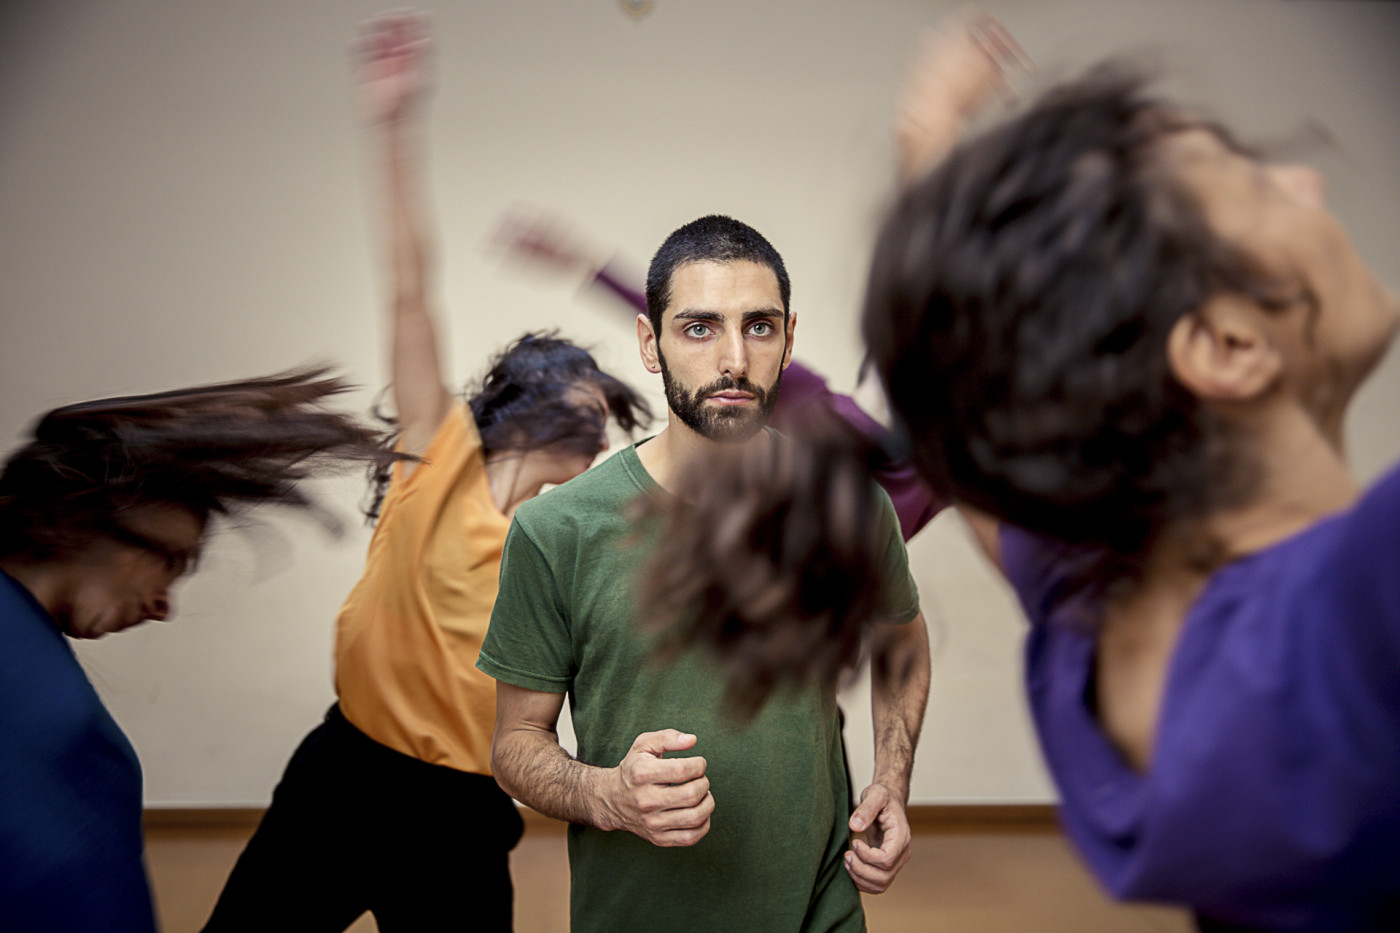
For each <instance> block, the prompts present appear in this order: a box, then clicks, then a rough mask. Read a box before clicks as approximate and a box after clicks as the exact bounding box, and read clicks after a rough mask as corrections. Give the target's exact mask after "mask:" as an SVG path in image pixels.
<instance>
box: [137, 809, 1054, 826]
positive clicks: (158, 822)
mask: <svg viewBox="0 0 1400 933" xmlns="http://www.w3.org/2000/svg"><path fill="white" fill-rule="evenodd" d="M264 812H266V811H265V809H264V808H263V807H149V808H147V810H146V812H145V819H144V822H145V825H146V826H147V828H158V827H191V828H193V827H208V828H228V829H235V828H245V827H246V828H249V829H251V828H252V827H254V826H257V825H258V822H259V821H260V820H261V819H262V816H263V813H264ZM1058 813H1059V808H1058V807H1056V806H1055V805H1054V804H1049V803H978V804H962V803H950V804H943V803H938V804H914V805H913V806H911V807H910V808H909V811H908V815H909V825H910V827H911V828H912V829H914V830H915V831H924V832H947V831H960V832H979V831H997V830H999V831H1006V832H1031V831H1037V830H1051V831H1055V830H1058V828H1059V822H1058V816H1057V814H1058ZM520 815H521V816H522V817H523V818H524V820H525V825H526V826H529V827H531V828H532V829H535V830H537V831H544V832H551V831H552V832H563V831H564V827H565V825H566V824H565V823H564V822H562V821H560V820H556V819H554V818H553V817H548V816H545V815H544V814H542V813H539V812H538V811H535V810H531V809H530V808H529V807H521V808H520Z"/></svg>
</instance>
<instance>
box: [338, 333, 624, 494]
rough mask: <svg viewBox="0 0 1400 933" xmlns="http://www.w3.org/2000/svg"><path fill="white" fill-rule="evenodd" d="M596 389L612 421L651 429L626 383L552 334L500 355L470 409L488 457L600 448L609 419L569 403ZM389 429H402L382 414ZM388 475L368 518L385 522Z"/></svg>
mask: <svg viewBox="0 0 1400 933" xmlns="http://www.w3.org/2000/svg"><path fill="white" fill-rule="evenodd" d="M580 386H592V387H596V388H597V389H598V390H599V391H601V392H602V393H603V398H604V400H605V402H606V404H607V409H608V411H607V414H608V415H611V416H612V417H613V418H614V419H616V421H617V423H618V425H619V426H621V427H622V429H623V430H624V431H628V432H630V431H633V430H635V429H636V428H639V427H645V426H646V425H648V424H650V423H651V408H650V406H648V405H647V403H646V400H645V399H643V398H642V397H641V396H639V395H638V394H637V393H636V392H635V391H633V389H632V388H631V387H630V386H628V385H627V383H625V382H623V381H622V380H620V379H618V378H617V377H616V376H613V375H610V374H609V373H606V372H604V371H603V370H601V369H599V368H598V363H597V362H596V361H595V360H594V359H593V355H592V354H591V353H589V352H588V351H587V350H585V349H583V348H582V347H580V346H578V345H577V344H575V343H572V342H570V341H568V340H565V339H563V338H561V337H559V336H558V335H557V333H555V332H553V331H550V332H548V333H528V334H525V335H524V336H522V337H520V338H519V339H517V340H516V341H514V342H513V343H511V344H510V345H509V346H507V347H506V348H505V349H503V350H501V351H500V352H499V353H497V354H496V355H495V356H494V357H493V358H492V359H491V362H490V363H489V364H488V365H487V369H486V374H485V375H484V376H483V377H482V379H481V382H480V384H479V385H478V386H477V387H476V388H475V389H474V390H473V391H471V392H470V393H469V394H468V396H467V406H468V407H469V408H470V409H471V413H472V418H473V419H474V420H475V421H476V428H477V431H478V432H480V434H481V445H482V449H483V451H484V452H485V453H486V454H487V455H490V454H493V453H497V452H502V451H519V452H527V451H532V450H542V449H545V448H551V447H552V448H556V449H560V450H567V451H571V452H577V453H586V454H593V453H596V452H597V451H598V450H599V448H600V447H601V446H602V440H603V438H604V432H605V431H606V429H607V417H606V416H605V415H604V414H603V413H601V412H599V411H597V410H596V409H595V408H594V407H593V406H592V405H588V404H581V403H580V402H578V401H577V400H575V399H571V398H570V397H569V392H570V390H571V389H576V388H579V387H580ZM375 414H376V416H377V417H378V418H379V419H380V420H382V421H384V422H385V423H387V424H390V425H393V424H395V423H396V422H395V421H394V419H393V417H392V416H390V415H388V414H386V413H384V412H383V411H381V410H379V408H378V406H377V407H376V411H375ZM389 478H390V469H389V467H388V466H380V467H378V468H376V469H374V470H373V471H372V472H371V477H370V479H371V490H370V500H369V503H368V505H367V506H366V508H365V513H366V515H367V516H368V518H369V520H370V521H371V522H372V521H374V520H375V519H376V518H377V517H378V516H379V509H380V507H381V506H382V505H383V502H384V495H385V493H386V492H387V491H388V488H389Z"/></svg>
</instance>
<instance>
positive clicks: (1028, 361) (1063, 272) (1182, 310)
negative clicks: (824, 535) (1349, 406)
mask: <svg viewBox="0 0 1400 933" xmlns="http://www.w3.org/2000/svg"><path fill="white" fill-rule="evenodd" d="M1396 318H1397V308H1396V306H1395V302H1394V301H1393V299H1391V298H1389V296H1387V295H1386V294H1385V292H1384V291H1383V290H1382V289H1381V288H1380V287H1379V286H1378V285H1377V284H1376V283H1375V280H1374V278H1373V277H1372V276H1371V275H1370V273H1369V271H1368V270H1367V269H1366V268H1365V266H1364V264H1362V263H1361V261H1360V259H1359V258H1358V257H1357V256H1356V254H1355V251H1354V250H1353V249H1352V247H1351V244H1350V243H1349V242H1348V241H1347V239H1346V237H1345V235H1344V234H1342V232H1341V230H1340V228H1339V227H1338V226H1337V224H1336V222H1335V221H1334V220H1333V219H1332V218H1331V217H1330V215H1328V214H1327V212H1326V211H1325V209H1324V208H1323V206H1322V201H1321V188H1320V184H1319V183H1318V180H1317V178H1316V175H1315V174H1313V173H1311V172H1310V170H1306V169H1301V168H1298V167H1283V166H1270V165H1267V164H1264V163H1262V162H1260V161H1259V160H1258V159H1255V158H1253V157H1252V156H1250V155H1249V154H1248V153H1246V152H1244V151H1243V150H1242V149H1241V148H1240V147H1239V146H1238V145H1237V144H1236V143H1235V142H1234V141H1233V140H1232V139H1231V138H1230V136H1229V135H1228V134H1227V133H1226V132H1225V131H1224V130H1222V129H1220V128H1219V127H1216V126H1212V125H1210V124H1207V123H1204V122H1203V121H1201V120H1198V119H1195V118H1192V117H1191V116H1189V115H1187V114H1185V113H1184V112H1183V111H1181V110H1179V109H1177V108H1175V107H1172V106H1169V105H1167V104H1165V103H1163V102H1161V101H1158V100H1155V99H1153V98H1151V97H1149V96H1147V95H1146V94H1145V93H1144V92H1143V89H1142V82H1141V81H1140V80H1139V79H1137V78H1134V77H1132V76H1127V75H1125V74H1124V73H1122V72H1121V71H1116V70H1113V69H1106V68H1102V69H1099V70H1098V71H1096V72H1094V73H1093V74H1091V75H1090V76H1089V77H1088V78H1087V79H1085V80H1083V81H1080V82H1078V83H1074V84H1070V85H1066V86H1062V87H1060V88H1058V89H1056V90H1054V91H1052V92H1051V93H1049V94H1047V95H1046V96H1045V97H1044V98H1043V99H1041V100H1040V101H1039V102H1038V103H1036V104H1035V105H1034V106H1032V107H1031V108H1030V109H1029V110H1028V111H1026V112H1025V113H1024V114H1023V115H1021V116H1019V117H1018V118H1016V119H1013V120H1011V121H1009V122H1007V123H1005V124H1003V125H1002V126H1000V127H997V128H995V129H993V130H991V131H989V132H987V133H985V134H983V135H982V136H980V137H976V138H974V139H972V140H970V141H968V142H966V143H964V144H963V145H962V146H961V147H959V148H958V149H957V150H955V152H954V153H953V154H952V155H951V156H950V157H949V159H948V160H947V161H946V162H945V163H944V164H943V165H941V166H940V167H939V168H938V169H937V170H935V171H934V172H933V173H931V174H930V175H929V176H927V177H926V178H925V179H923V180H922V181H920V182H919V183H918V184H916V185H915V186H914V187H913V188H912V189H910V190H909V191H908V192H906V193H905V194H904V195H903V196H902V197H901V198H900V200H899V202H898V203H897V205H896V206H895V208H894V209H893V211H892V212H891V215H890V217H889V218H888V220H887V221H886V223H885V225H884V228H883V231H882V233H881V236H880V238H879V243H878V246H877V249H876V254H875V259H874V262H873V265H872V269H871V274H870V282H869V287H868V292H867V298H866V308H865V321H864V328H865V334H866V339H867V342H868V344H869V347H870V351H871V354H872V357H873V359H874V361H875V364H876V366H877V368H878V370H879V371H880V373H881V375H882V377H883V379H884V381H885V385H886V389H887V392H888V394H889V398H890V401H891V404H892V407H893V408H894V409H895V411H896V413H897V414H898V416H899V418H900V420H901V421H902V423H903V425H904V427H905V428H906V430H907V431H908V433H909V435H910V440H911V443H912V446H913V451H914V455H915V459H916V461H917V463H918V465H919V467H920V469H921V470H922V471H923V472H924V473H925V474H926V475H927V476H928V477H929V478H930V480H931V481H932V482H933V483H934V484H935V487H936V488H946V489H948V490H950V491H951V492H952V494H953V495H954V496H955V497H956V498H958V499H961V500H964V501H966V502H968V503H970V504H972V505H974V506H976V507H978V508H980V509H982V510H984V511H987V512H989V513H991V514H993V515H995V516H997V517H998V518H1000V519H1002V520H1005V521H1009V522H1011V523H1013V524H1016V525H1020V526H1022V527H1025V528H1028V529H1030V530H1033V531H1037V532H1040V533H1043V534H1046V535H1049V536H1051V537H1054V538H1057V539H1059V540H1061V541H1066V542H1071V543H1078V544H1085V545H1090V546H1092V547H1094V548H1099V549H1102V550H1103V551H1104V553H1106V554H1110V555H1115V558H1114V559H1115V560H1118V562H1119V566H1118V567H1117V568H1116V569H1114V570H1110V571H1106V572H1109V573H1118V574H1122V573H1130V572H1131V566H1132V565H1133V564H1134V562H1135V561H1136V560H1137V559H1138V558H1139V557H1140V556H1141V555H1142V554H1143V552H1144V551H1145V549H1146V548H1147V547H1148V546H1149V544H1150V543H1151V541H1152V540H1153V539H1154V537H1155V535H1157V534H1158V533H1159V532H1160V531H1161V530H1162V529H1163V528H1164V527H1167V526H1168V525H1171V524H1172V523H1175V522H1178V521H1181V520H1185V519H1191V518H1194V517H1198V516H1201V515H1203V514H1206V513H1208V512H1210V511H1211V510H1213V509H1216V508H1220V507H1223V506H1226V505H1228V504H1230V503H1231V502H1233V501H1235V500H1236V499H1238V498H1239V497H1240V496H1242V495H1243V494H1244V491H1245V490H1246V488H1247V485H1248V482H1249V478H1250V476H1251V475H1252V472H1253V468H1254V464H1253V462H1252V460H1251V456H1250V451H1249V447H1248V445H1247V444H1245V443H1243V442H1242V440H1241V438H1242V437H1243V436H1244V435H1247V433H1248V430H1249V427H1250V422H1251V419H1252V418H1254V417H1255V416H1257V415H1258V413H1259V412H1261V411H1262V410H1263V407H1262V406H1264V405H1265V404H1270V403H1274V402H1277V401H1278V400H1279V399H1285V400H1286V401H1288V402H1289V403H1290V404H1297V405H1301V406H1302V407H1303V408H1304V410H1306V411H1307V412H1308V413H1309V414H1310V415H1311V416H1312V417H1314V418H1316V419H1318V420H1319V421H1320V422H1321V421H1323V420H1325V419H1336V420H1339V417H1338V416H1337V414H1336V413H1337V412H1338V411H1340V410H1341V409H1343V408H1344V407H1345V403H1346V401H1347V400H1348V399H1350V397H1351V393H1352V392H1353V391H1354V389H1355V387H1356V385H1357V384H1359V383H1360V381H1361V380H1362V378H1364V375H1365V374H1366V372H1368V371H1369V370H1370V368H1371V367H1372V366H1373V365H1374V363H1375V361H1376V359H1377V358H1378V357H1379V355H1380V353H1381V351H1382V350H1383V349H1384V347H1385V345H1386V343H1387V342H1388V340H1389V337H1390V334H1391V332H1392V330H1393V328H1394V326H1395V321H1396ZM1113 562H1114V561H1113V560H1110V561H1108V563H1106V564H1105V565H1104V566H1105V567H1107V566H1109V565H1110V564H1112V563H1113Z"/></svg>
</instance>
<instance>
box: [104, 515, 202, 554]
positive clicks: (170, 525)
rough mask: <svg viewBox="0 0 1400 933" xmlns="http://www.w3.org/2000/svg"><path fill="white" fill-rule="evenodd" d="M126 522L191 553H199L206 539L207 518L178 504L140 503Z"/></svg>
mask: <svg viewBox="0 0 1400 933" xmlns="http://www.w3.org/2000/svg"><path fill="white" fill-rule="evenodd" d="M122 524H123V525H124V526H126V527H127V528H129V529H131V530H132V531H134V532H136V533H137V534H140V535H143V536H145V537H147V538H151V539H152V540H154V541H158V542H160V543H161V544H164V545H166V546H167V547H169V548H170V549H171V550H173V551H179V552H182V553H185V554H187V555H190V556H194V555H196V554H198V552H199V546H200V544H201V542H203V540H204V525H205V522H204V520H203V519H202V518H200V517H199V516H197V515H195V514H194V513H193V512H191V511H190V510H189V509H185V508H181V507H180V506H178V505H166V504H152V505H144V506H140V507H139V508H135V509H132V510H131V511H129V512H127V513H126V514H125V515H124V516H122Z"/></svg>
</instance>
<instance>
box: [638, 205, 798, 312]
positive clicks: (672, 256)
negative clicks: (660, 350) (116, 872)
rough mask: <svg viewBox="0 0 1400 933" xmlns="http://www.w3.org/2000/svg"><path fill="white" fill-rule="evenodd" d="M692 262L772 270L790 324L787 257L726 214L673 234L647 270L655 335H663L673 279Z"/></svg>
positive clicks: (692, 223) (693, 222) (757, 234)
mask: <svg viewBox="0 0 1400 933" xmlns="http://www.w3.org/2000/svg"><path fill="white" fill-rule="evenodd" d="M692 262H719V263H731V262H756V263H758V264H759V265H761V266H767V267H768V268H769V269H772V270H773V274H774V275H775V276H777V278H778V292H779V294H781V295H782V299H783V320H785V321H786V320H787V316H788V303H789V301H790V300H791V298H792V283H791V282H790V281H789V280H788V273H787V267H786V266H784V265H783V257H782V256H779V255H778V251H777V250H776V249H774V248H773V244H772V243H769V242H768V241H767V240H766V239H764V237H763V234H761V233H759V232H758V231H757V230H755V229H754V228H753V227H750V226H749V225H748V224H746V223H742V222H741V221H738V220H735V219H734V218H732V217H725V216H724V215H722V214H710V215H708V216H706V217H701V218H700V219H699V220H692V221H691V222H690V223H688V224H686V225H685V226H684V227H681V228H680V229H678V230H676V231H675V232H673V233H672V234H671V235H670V236H668V237H667V238H666V241H665V242H664V243H662V244H661V248H660V249H658V250H657V251H656V255H655V256H653V257H652V260H651V265H650V267H648V269H647V290H646V295H647V317H648V318H649V319H650V320H651V329H652V331H653V332H655V333H657V334H660V333H661V315H662V314H663V313H664V312H665V310H666V306H667V305H669V304H670V303H671V277H672V275H674V274H675V271H676V270H677V269H678V268H680V267H681V266H684V265H689V264H690V263H692Z"/></svg>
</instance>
